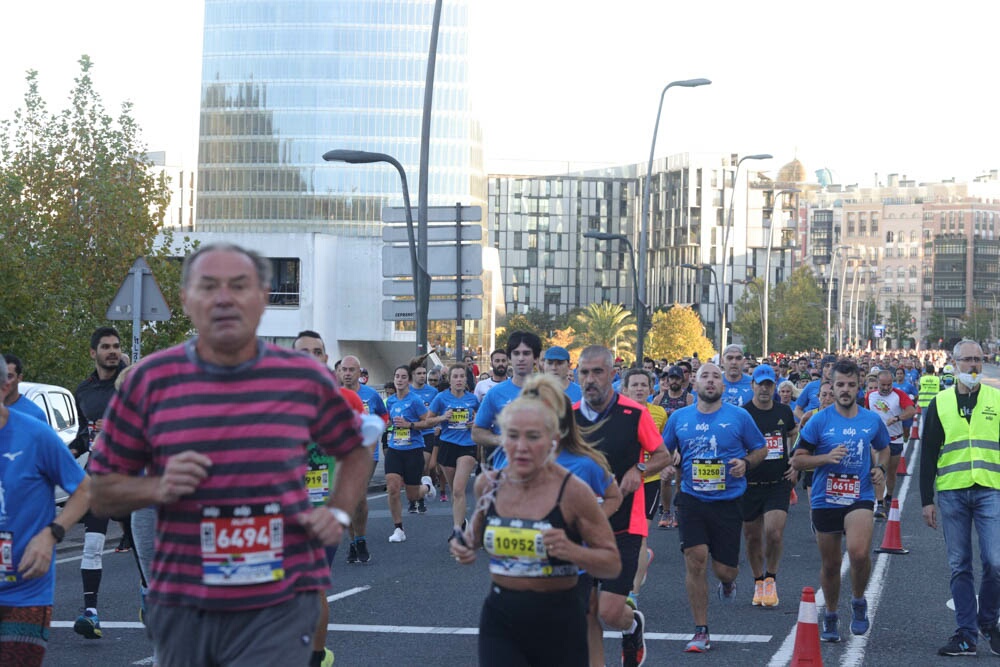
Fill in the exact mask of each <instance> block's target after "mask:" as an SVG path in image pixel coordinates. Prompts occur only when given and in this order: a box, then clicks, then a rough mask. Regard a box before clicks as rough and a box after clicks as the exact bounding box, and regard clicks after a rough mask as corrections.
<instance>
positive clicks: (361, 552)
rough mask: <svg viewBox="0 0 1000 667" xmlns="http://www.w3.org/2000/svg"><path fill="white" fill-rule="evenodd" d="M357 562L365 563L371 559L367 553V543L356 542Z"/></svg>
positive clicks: (362, 541) (363, 541)
mask: <svg viewBox="0 0 1000 667" xmlns="http://www.w3.org/2000/svg"><path fill="white" fill-rule="evenodd" d="M357 544H358V562H359V563H367V562H368V561H370V560H371V559H372V555H371V554H370V553H368V542H367V541H365V540H358V542H357Z"/></svg>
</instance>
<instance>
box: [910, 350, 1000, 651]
mask: <svg viewBox="0 0 1000 667" xmlns="http://www.w3.org/2000/svg"><path fill="white" fill-rule="evenodd" d="M954 358H955V365H956V366H957V371H958V372H957V373H956V376H955V377H956V379H957V380H958V382H956V383H955V386H954V387H952V388H949V389H945V390H944V391H942V392H940V393H939V394H938V395H937V396H935V397H934V399H933V400H932V401H931V403H930V405H929V406H928V408H927V413H926V417H925V420H924V434H923V450H922V451H921V454H920V498H921V504H922V505H923V516H924V521H925V522H926V523H927V525H928V526H930V527H931V528H937V524H938V514H939V512H940V517H941V527H942V529H943V530H944V542H945V547H946V548H947V550H948V565H949V566H950V567H951V596H952V598H953V600H954V602H955V619H956V622H957V624H958V628H957V629H956V630H955V634H954V635H953V636H952V637H951V639H950V640H948V643H947V644H945V645H944V646H942V647H941V648H940V649H939V650H938V654H939V655H975V654H976V641H977V639H978V638H979V635H982V636H983V638H984V639H986V640H987V642H988V643H989V646H990V651H992V653H993V654H994V655H1000V630H998V629H997V617H998V609H1000V390H997V389H995V388H993V387H990V386H985V385H981V384H980V379H981V374H982V372H983V349H982V347H980V345H979V343H977V342H975V341H972V340H962V341H960V342H959V343H958V344H957V345H956V346H955V351H954ZM935 490H936V491H937V494H938V497H937V507H935V505H934V491H935ZM973 526H974V527H975V529H976V533H977V535H978V537H979V540H978V542H979V545H980V546H979V551H980V556H981V558H982V563H983V578H982V582H981V584H980V589H979V604H978V611H977V605H976V589H975V581H974V578H973V567H972V562H973V555H972V539H971V529H972V527H973Z"/></svg>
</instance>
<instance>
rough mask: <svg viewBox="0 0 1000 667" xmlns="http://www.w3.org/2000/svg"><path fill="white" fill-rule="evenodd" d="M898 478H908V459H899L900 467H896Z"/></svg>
mask: <svg viewBox="0 0 1000 667" xmlns="http://www.w3.org/2000/svg"><path fill="white" fill-rule="evenodd" d="M896 477H906V457H905V456H900V457H899V465H898V466H896Z"/></svg>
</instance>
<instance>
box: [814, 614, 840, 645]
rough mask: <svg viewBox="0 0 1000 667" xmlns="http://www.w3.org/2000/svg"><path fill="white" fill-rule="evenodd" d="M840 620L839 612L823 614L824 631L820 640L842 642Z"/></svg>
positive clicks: (821, 632)
mask: <svg viewBox="0 0 1000 667" xmlns="http://www.w3.org/2000/svg"><path fill="white" fill-rule="evenodd" d="M839 625H840V619H839V618H838V617H837V612H833V613H832V614H831V613H829V612H827V613H826V614H823V629H822V630H821V631H820V633H819V638H820V639H821V640H822V641H825V642H839V641H840V628H839V627H838V626H839Z"/></svg>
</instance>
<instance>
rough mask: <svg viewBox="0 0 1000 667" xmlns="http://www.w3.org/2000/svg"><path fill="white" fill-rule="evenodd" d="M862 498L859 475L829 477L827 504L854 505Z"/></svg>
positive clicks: (827, 480) (827, 478)
mask: <svg viewBox="0 0 1000 667" xmlns="http://www.w3.org/2000/svg"><path fill="white" fill-rule="evenodd" d="M860 498H861V477H860V476H858V475H845V474H838V475H827V477H826V502H828V503H830V504H831V505H853V504H854V503H855V502H857V501H858V499H860Z"/></svg>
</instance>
